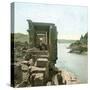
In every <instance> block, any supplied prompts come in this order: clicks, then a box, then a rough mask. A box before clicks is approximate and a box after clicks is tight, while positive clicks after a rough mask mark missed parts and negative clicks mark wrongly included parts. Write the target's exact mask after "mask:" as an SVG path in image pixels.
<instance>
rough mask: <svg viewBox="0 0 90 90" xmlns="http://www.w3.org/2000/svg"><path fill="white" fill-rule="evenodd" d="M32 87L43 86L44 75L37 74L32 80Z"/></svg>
mask: <svg viewBox="0 0 90 90" xmlns="http://www.w3.org/2000/svg"><path fill="white" fill-rule="evenodd" d="M34 81H35V82H34V85H35V86H42V85H43V84H44V74H43V73H37V74H36V75H35V78H34Z"/></svg>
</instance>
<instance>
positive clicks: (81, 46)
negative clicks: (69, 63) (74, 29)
mask: <svg viewBox="0 0 90 90" xmlns="http://www.w3.org/2000/svg"><path fill="white" fill-rule="evenodd" d="M69 48H70V49H71V50H70V52H71V53H72V52H75V53H80V54H81V53H84V52H87V51H88V33H86V34H85V35H84V36H82V35H81V37H80V40H77V41H75V42H74V43H72V44H71V45H70V46H69Z"/></svg>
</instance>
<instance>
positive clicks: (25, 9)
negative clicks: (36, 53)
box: [15, 3, 88, 40]
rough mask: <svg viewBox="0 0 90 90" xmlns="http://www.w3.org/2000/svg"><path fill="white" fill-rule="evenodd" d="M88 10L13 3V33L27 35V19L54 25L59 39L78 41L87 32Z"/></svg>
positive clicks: (75, 7)
mask: <svg viewBox="0 0 90 90" xmlns="http://www.w3.org/2000/svg"><path fill="white" fill-rule="evenodd" d="M87 15H88V9H87V7H85V6H84V7H83V6H69V5H68V6H67V5H49V4H32V3H15V33H24V34H28V33H27V29H28V23H27V19H31V20H32V21H33V22H48V23H54V24H55V25H56V27H57V31H58V38H59V39H75V40H77V39H79V38H80V36H81V34H83V35H84V34H85V33H86V32H87V31H88V16H87Z"/></svg>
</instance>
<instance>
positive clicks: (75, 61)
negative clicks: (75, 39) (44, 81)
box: [56, 44, 88, 83]
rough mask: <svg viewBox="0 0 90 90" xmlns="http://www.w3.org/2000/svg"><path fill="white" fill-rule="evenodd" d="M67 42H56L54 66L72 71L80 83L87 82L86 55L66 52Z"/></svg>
mask: <svg viewBox="0 0 90 90" xmlns="http://www.w3.org/2000/svg"><path fill="white" fill-rule="evenodd" d="M68 46H69V44H58V60H57V63H56V66H57V67H59V68H63V69H66V70H68V71H71V72H72V73H74V74H75V75H76V76H77V78H78V79H79V80H80V82H81V83H87V82H88V56H87V55H80V54H74V53H68V51H69V49H67V47H68Z"/></svg>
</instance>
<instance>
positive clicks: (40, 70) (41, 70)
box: [29, 66, 46, 73]
mask: <svg viewBox="0 0 90 90" xmlns="http://www.w3.org/2000/svg"><path fill="white" fill-rule="evenodd" d="M29 70H30V73H45V71H46V68H39V67H35V66H30V67H29Z"/></svg>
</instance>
